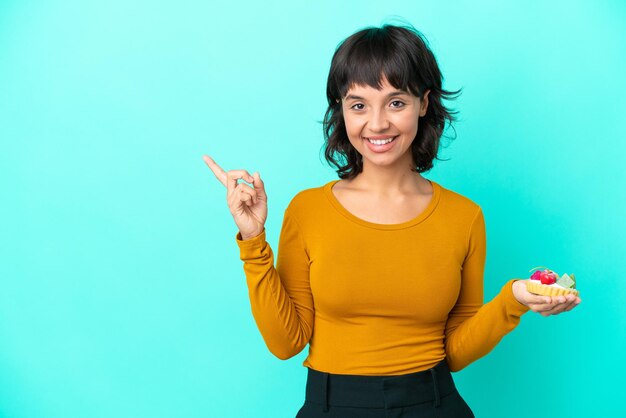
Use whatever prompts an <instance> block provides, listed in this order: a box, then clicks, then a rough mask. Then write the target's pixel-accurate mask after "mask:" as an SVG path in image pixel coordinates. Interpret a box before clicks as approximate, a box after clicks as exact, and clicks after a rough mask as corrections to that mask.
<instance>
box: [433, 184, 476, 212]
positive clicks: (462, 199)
mask: <svg viewBox="0 0 626 418" xmlns="http://www.w3.org/2000/svg"><path fill="white" fill-rule="evenodd" d="M437 184H438V185H439V188H440V190H441V200H442V201H444V202H445V204H446V205H449V206H453V207H454V208H455V209H457V210H462V211H467V212H471V213H476V211H477V210H479V209H481V207H480V205H479V204H478V203H477V202H476V201H475V200H473V199H472V198H470V197H469V192H459V191H455V190H452V189H450V188H448V187H444V186H442V185H441V184H439V183H437ZM466 193H467V194H466Z"/></svg>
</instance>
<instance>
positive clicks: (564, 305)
mask: <svg viewBox="0 0 626 418" xmlns="http://www.w3.org/2000/svg"><path fill="white" fill-rule="evenodd" d="M528 280H530V279H527V280H517V281H515V282H513V295H514V296H515V299H517V301H518V302H519V303H521V304H522V305H526V306H528V307H529V308H530V310H531V311H533V312H538V313H540V314H541V315H542V316H550V315H558V314H560V313H561V312H566V311H571V310H572V309H574V308H575V307H576V306H577V305H578V304H579V303H580V302H581V299H580V297H578V296H574V295H572V294H569V295H566V296H543V295H536V294H534V293H530V292H529V291H528V290H527V289H526V282H527V281H528Z"/></svg>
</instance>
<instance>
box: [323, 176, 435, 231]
mask: <svg viewBox="0 0 626 418" xmlns="http://www.w3.org/2000/svg"><path fill="white" fill-rule="evenodd" d="M339 180H340V179H339ZM339 180H331V181H329V182H328V183H326V184H325V185H324V187H323V190H324V194H325V195H326V197H327V198H328V200H329V201H330V203H331V204H332V205H333V207H334V208H335V209H336V210H337V211H339V212H340V213H341V214H342V215H343V216H345V217H346V218H348V219H349V220H351V221H353V222H355V223H357V224H359V225H362V226H365V227H368V228H373V229H381V230H387V231H389V230H396V229H404V228H409V227H412V226H414V225H417V224H419V223H420V222H422V221H424V220H425V219H426V218H428V217H429V216H430V214H431V213H433V211H434V210H435V208H436V207H437V204H438V203H439V199H440V196H441V186H440V185H439V183H437V182H435V181H432V180H428V179H427V180H428V181H429V182H430V184H431V185H432V188H433V195H432V196H431V198H430V202H429V203H428V206H426V209H424V210H423V211H422V212H421V213H420V214H419V215H417V216H416V217H415V218H413V219H409V220H408V221H406V222H402V223H399V224H379V223H374V222H369V221H366V220H365V219H361V218H359V217H357V216H355V215H354V214H352V212H350V211H348V209H346V208H345V207H344V206H343V205H342V204H341V202H339V199H337V197H336V196H335V195H334V194H333V192H332V190H331V189H332V188H333V186H334V185H335V183H337V182H339Z"/></svg>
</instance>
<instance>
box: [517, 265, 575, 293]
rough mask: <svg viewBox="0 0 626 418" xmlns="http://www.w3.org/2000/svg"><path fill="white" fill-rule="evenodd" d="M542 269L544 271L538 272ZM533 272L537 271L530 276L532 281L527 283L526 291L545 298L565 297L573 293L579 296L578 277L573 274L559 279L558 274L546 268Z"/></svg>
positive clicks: (564, 274)
mask: <svg viewBox="0 0 626 418" xmlns="http://www.w3.org/2000/svg"><path fill="white" fill-rule="evenodd" d="M540 268H543V269H544V270H537V269H540ZM533 270H536V271H535V272H534V273H533V274H532V275H531V276H530V280H528V281H526V289H528V291H529V292H530V293H535V294H537V295H543V296H561V295H563V296H565V295H567V294H570V293H571V294H573V295H574V296H578V294H579V292H578V290H576V277H574V275H573V274H567V273H563V275H562V276H560V277H559V275H558V274H556V273H555V272H554V271H552V270H550V269H548V268H546V267H535V268H533V269H531V270H530V271H533Z"/></svg>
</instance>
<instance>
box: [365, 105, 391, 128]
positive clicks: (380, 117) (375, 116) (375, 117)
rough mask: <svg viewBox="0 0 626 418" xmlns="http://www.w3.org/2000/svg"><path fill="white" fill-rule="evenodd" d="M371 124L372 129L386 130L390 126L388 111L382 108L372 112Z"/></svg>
mask: <svg viewBox="0 0 626 418" xmlns="http://www.w3.org/2000/svg"><path fill="white" fill-rule="evenodd" d="M369 125H370V126H369V127H370V129H371V130H372V131H374V132H381V131H384V130H385V129H387V128H388V127H389V121H388V120H387V113H386V112H384V111H382V110H378V111H374V112H372V114H371V118H370V121H369Z"/></svg>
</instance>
